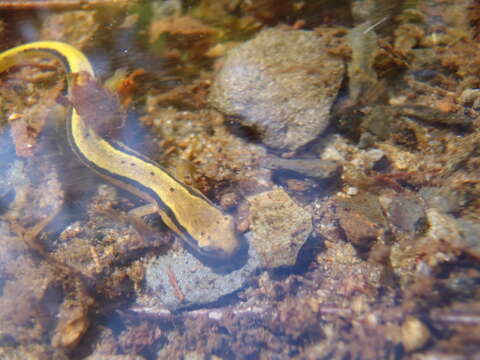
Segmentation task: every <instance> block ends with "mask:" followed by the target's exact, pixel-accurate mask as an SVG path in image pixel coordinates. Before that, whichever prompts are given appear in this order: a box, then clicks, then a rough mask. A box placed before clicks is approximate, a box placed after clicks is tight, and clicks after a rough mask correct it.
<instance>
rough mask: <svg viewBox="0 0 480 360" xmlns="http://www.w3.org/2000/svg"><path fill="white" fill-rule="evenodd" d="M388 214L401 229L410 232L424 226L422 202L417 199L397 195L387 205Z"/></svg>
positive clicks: (419, 230) (424, 216)
mask: <svg viewBox="0 0 480 360" xmlns="http://www.w3.org/2000/svg"><path fill="white" fill-rule="evenodd" d="M388 215H389V217H390V219H391V220H392V222H393V223H394V224H395V225H396V226H397V227H398V228H400V229H401V230H403V231H407V232H410V233H414V232H421V231H423V230H424V229H425V227H426V220H427V219H426V214H425V209H424V207H423V204H422V203H421V202H420V201H419V200H418V199H413V198H412V199H409V198H406V197H403V196H398V197H396V198H394V199H393V200H392V202H391V203H390V205H389V207H388Z"/></svg>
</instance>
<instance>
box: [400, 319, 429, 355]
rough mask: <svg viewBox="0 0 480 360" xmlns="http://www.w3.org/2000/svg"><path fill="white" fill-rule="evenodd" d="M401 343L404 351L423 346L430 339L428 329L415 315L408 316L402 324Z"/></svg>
mask: <svg viewBox="0 0 480 360" xmlns="http://www.w3.org/2000/svg"><path fill="white" fill-rule="evenodd" d="M401 332H402V343H403V346H404V348H405V350H406V351H415V350H419V349H421V348H422V347H424V346H425V345H426V344H427V342H428V340H429V339H430V331H429V330H428V328H427V327H426V326H425V325H424V324H423V323H422V322H421V321H420V320H418V319H417V318H416V317H413V316H408V317H407V318H406V319H405V321H404V323H403V324H402V329H401Z"/></svg>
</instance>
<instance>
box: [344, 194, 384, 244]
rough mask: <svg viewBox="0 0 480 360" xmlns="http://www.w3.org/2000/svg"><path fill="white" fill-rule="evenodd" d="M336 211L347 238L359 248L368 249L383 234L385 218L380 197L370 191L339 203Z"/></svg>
mask: <svg viewBox="0 0 480 360" xmlns="http://www.w3.org/2000/svg"><path fill="white" fill-rule="evenodd" d="M336 213H337V216H338V220H339V224H340V227H341V228H342V230H343V231H344V233H345V236H346V238H347V239H348V241H350V242H351V243H352V244H353V245H355V246H356V247H357V249H359V248H360V249H362V250H367V249H369V248H370V247H371V245H372V244H373V242H374V241H375V240H377V239H378V238H379V237H381V236H383V233H384V226H385V218H384V216H383V214H382V209H381V206H380V203H379V201H378V199H377V198H376V197H375V196H374V195H371V194H369V193H365V194H362V195H358V196H354V197H352V198H350V199H345V200H342V201H340V202H338V203H337V206H336Z"/></svg>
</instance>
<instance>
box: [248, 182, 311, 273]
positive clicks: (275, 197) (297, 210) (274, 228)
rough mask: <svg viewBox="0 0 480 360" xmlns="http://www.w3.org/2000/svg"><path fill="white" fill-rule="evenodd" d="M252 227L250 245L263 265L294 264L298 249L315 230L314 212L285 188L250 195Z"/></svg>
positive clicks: (269, 266)
mask: <svg viewBox="0 0 480 360" xmlns="http://www.w3.org/2000/svg"><path fill="white" fill-rule="evenodd" d="M248 202H249V204H250V214H249V221H250V224H251V225H250V227H251V229H252V236H251V239H250V245H251V247H253V248H255V250H256V252H257V253H258V254H259V256H260V259H261V260H260V261H261V264H262V266H263V267H267V268H274V267H279V266H292V265H295V261H296V260H297V255H298V251H299V250H300V248H301V247H302V245H303V244H304V243H305V241H306V240H307V238H308V236H309V235H310V233H311V232H312V215H311V214H310V213H308V212H307V211H305V210H304V209H303V208H301V207H300V206H298V205H297V204H296V203H295V202H294V201H293V200H292V199H291V198H290V197H289V196H288V194H287V193H286V192H285V191H283V190H282V189H275V190H271V191H266V192H263V193H261V194H257V195H253V196H250V197H249V198H248Z"/></svg>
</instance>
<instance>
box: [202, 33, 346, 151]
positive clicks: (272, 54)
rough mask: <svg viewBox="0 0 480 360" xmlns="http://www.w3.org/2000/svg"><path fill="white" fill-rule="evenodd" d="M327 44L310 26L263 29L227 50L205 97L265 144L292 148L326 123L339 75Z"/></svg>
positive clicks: (336, 60) (338, 61) (341, 67)
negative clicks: (253, 130) (237, 120)
mask: <svg viewBox="0 0 480 360" xmlns="http://www.w3.org/2000/svg"><path fill="white" fill-rule="evenodd" d="M327 45H328V44H327V41H326V40H325V39H323V38H322V37H318V36H316V35H315V34H314V33H312V32H309V31H300V30H290V31H285V30H280V29H268V30H264V31H262V32H261V33H260V34H259V35H257V36H256V37H255V38H254V39H253V40H250V41H247V42H246V43H244V44H242V45H240V46H238V47H236V48H235V49H233V50H231V51H230V52H229V53H228V55H227V57H226V59H225V62H224V65H223V68H222V69H221V70H220V72H219V73H218V75H217V77H216V79H215V82H214V84H213V86H212V90H211V94H210V99H209V100H210V102H211V104H212V105H213V106H214V107H216V108H217V109H219V110H220V111H221V112H223V113H225V114H226V115H229V116H232V117H233V118H235V119H239V121H241V123H242V124H243V125H245V126H250V127H253V128H255V129H256V131H258V132H259V134H260V137H261V139H262V141H263V142H264V143H265V144H266V145H268V146H270V147H273V148H277V149H287V150H296V149H298V148H299V147H300V146H302V145H305V144H306V143H308V142H310V141H311V140H313V139H315V138H316V137H317V136H318V135H320V134H321V133H322V132H323V131H324V130H325V128H326V127H327V126H328V123H329V116H330V107H331V105H332V102H333V100H334V99H335V97H336V95H337V92H338V89H339V87H340V84H341V82H342V79H343V76H344V65H343V62H342V60H341V59H340V58H338V57H335V56H332V55H330V54H329V53H328V51H327Z"/></svg>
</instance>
